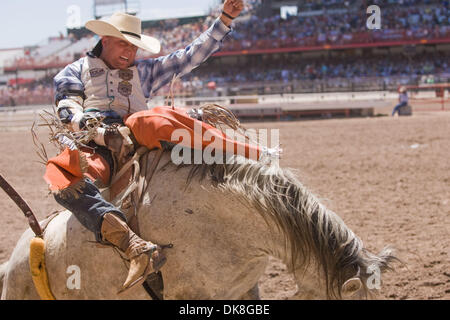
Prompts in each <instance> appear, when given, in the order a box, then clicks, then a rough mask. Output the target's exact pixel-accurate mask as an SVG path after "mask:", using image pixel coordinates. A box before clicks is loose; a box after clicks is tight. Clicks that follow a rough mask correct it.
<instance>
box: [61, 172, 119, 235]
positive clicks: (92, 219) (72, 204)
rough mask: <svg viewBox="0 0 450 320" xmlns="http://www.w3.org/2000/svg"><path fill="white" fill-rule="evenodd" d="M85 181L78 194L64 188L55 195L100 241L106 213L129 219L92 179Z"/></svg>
mask: <svg viewBox="0 0 450 320" xmlns="http://www.w3.org/2000/svg"><path fill="white" fill-rule="evenodd" d="M83 182H84V183H83V184H84V185H83V186H81V187H79V188H78V190H79V192H77V195H76V196H75V194H73V193H72V192H65V191H64V190H62V191H61V192H58V193H56V194H54V197H55V200H56V202H58V203H59V204H60V205H61V206H63V207H64V208H66V209H67V210H69V211H70V212H72V214H73V215H74V216H75V217H76V218H77V219H78V221H79V222H80V223H81V224H82V225H83V226H84V227H85V228H86V229H88V230H89V231H92V232H93V233H94V235H95V239H96V240H97V241H98V242H102V241H103V239H102V235H101V226H102V222H103V216H104V215H105V214H106V213H113V214H115V215H117V216H118V217H119V218H120V219H122V220H123V221H125V222H126V221H127V219H126V217H125V215H124V214H123V213H122V212H121V211H120V210H119V209H118V208H116V207H115V206H113V205H112V204H111V203H109V202H108V201H106V200H105V199H104V198H103V197H102V195H101V193H100V190H99V189H98V188H97V187H96V186H95V184H94V183H93V182H92V181H91V180H90V179H85V180H84V181H83Z"/></svg>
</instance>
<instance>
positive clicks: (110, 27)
mask: <svg viewBox="0 0 450 320" xmlns="http://www.w3.org/2000/svg"><path fill="white" fill-rule="evenodd" d="M86 28H87V29H89V30H91V31H92V32H94V33H96V34H98V35H99V36H111V37H116V38H120V39H123V40H126V41H128V42H131V43H132V44H134V45H135V46H137V47H139V48H141V49H143V50H146V51H148V52H150V53H152V54H157V53H159V52H160V50H161V44H160V42H159V40H158V39H155V38H152V37H149V36H146V35H144V34H142V26H141V19H139V18H137V17H135V16H132V15H129V14H125V13H122V12H117V13H114V14H113V15H112V16H111V17H110V18H109V20H108V21H103V20H91V21H88V22H86Z"/></svg>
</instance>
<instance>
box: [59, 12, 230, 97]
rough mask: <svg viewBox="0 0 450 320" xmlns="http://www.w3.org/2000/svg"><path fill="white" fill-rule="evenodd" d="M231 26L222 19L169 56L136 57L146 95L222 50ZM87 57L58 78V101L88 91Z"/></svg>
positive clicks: (149, 95) (75, 63) (71, 65)
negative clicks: (85, 82)
mask: <svg viewBox="0 0 450 320" xmlns="http://www.w3.org/2000/svg"><path fill="white" fill-rule="evenodd" d="M230 32H231V29H230V28H229V27H227V26H226V25H225V24H224V23H223V22H222V21H221V20H220V19H219V18H218V19H216V21H215V22H214V23H213V25H212V26H211V27H210V28H209V29H208V30H206V31H205V32H204V33H202V34H201V35H200V36H199V37H198V38H197V39H195V40H194V41H193V42H192V43H191V44H189V45H188V46H187V47H186V48H185V49H180V50H177V51H175V52H173V53H171V54H169V55H167V56H162V57H158V58H156V59H146V60H136V61H135V66H136V67H137V70H138V73H139V77H140V82H141V87H142V91H143V94H144V96H145V97H146V98H151V97H152V96H153V95H154V93H155V92H156V91H158V90H159V89H161V88H162V87H163V86H165V85H166V84H168V83H169V82H170V81H171V80H172V79H173V76H174V75H177V76H183V75H185V74H187V73H189V72H190V71H192V70H193V69H195V68H196V67H198V66H199V65H200V64H201V63H202V62H204V61H205V60H206V59H208V58H209V57H210V56H211V55H212V54H214V53H215V52H217V51H219V50H220V48H221V47H222V41H223V39H224V38H225V36H226V35H227V34H229V33H230ZM84 61H85V58H81V59H79V60H78V61H75V62H74V63H72V64H70V65H68V66H67V67H65V68H64V69H63V70H62V71H61V72H59V73H58V74H57V75H56V76H55V78H54V86H55V95H56V100H57V101H58V100H61V99H63V98H65V95H66V94H67V93H68V92H74V91H78V92H80V93H81V92H84V85H83V82H82V80H81V74H82V70H83V62H84Z"/></svg>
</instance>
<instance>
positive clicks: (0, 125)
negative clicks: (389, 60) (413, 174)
mask: <svg viewBox="0 0 450 320" xmlns="http://www.w3.org/2000/svg"><path fill="white" fill-rule="evenodd" d="M396 99H398V94H396V93H393V92H388V91H373V92H337V93H310V94H276V95H253V96H223V97H197V98H178V97H177V98H175V99H174V105H175V106H178V107H190V106H192V107H194V106H201V105H203V104H205V103H216V104H219V105H221V106H225V107H228V108H230V109H231V110H233V109H239V108H243V107H246V108H258V107H262V108H269V107H280V108H283V109H286V110H287V109H289V110H293V109H295V110H320V109H342V108H346V109H352V108H378V107H386V106H388V105H389V106H390V105H392V101H395V100H396ZM166 101H167V99H166V97H163V96H157V97H154V98H153V99H152V100H151V101H150V103H149V107H150V108H152V107H155V106H163V105H166ZM44 110H47V111H49V112H51V111H52V107H51V106H49V105H36V106H18V107H0V130H5V129H6V130H8V129H13V128H31V126H32V124H33V122H35V121H36V122H39V120H40V117H39V114H40V113H42V112H43V111H44Z"/></svg>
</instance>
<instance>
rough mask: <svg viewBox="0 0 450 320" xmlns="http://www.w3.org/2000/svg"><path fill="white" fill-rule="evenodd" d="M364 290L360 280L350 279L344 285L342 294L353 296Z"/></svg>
mask: <svg viewBox="0 0 450 320" xmlns="http://www.w3.org/2000/svg"><path fill="white" fill-rule="evenodd" d="M361 288H362V282H361V279H360V278H350V279H348V280H347V281H345V282H344V284H343V285H342V293H343V294H344V295H345V296H352V295H354V294H355V293H356V292H358V291H359V290H360V289H361Z"/></svg>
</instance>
